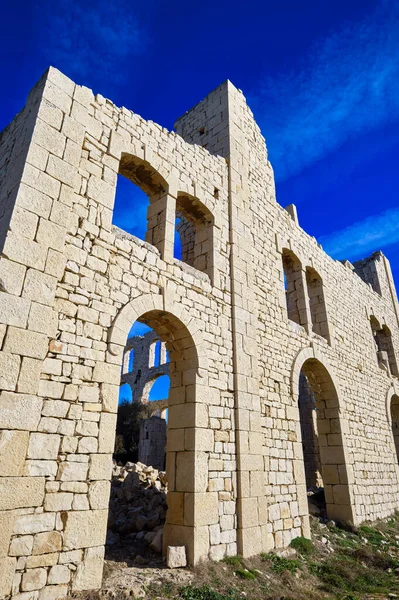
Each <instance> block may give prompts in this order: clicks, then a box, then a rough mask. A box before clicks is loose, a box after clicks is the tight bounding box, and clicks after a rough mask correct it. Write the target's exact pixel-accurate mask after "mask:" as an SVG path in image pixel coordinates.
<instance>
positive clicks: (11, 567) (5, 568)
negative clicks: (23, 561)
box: [0, 557, 17, 598]
mask: <svg viewBox="0 0 399 600" xmlns="http://www.w3.org/2000/svg"><path fill="white" fill-rule="evenodd" d="M16 566H17V559H16V558H12V557H9V558H0V598H5V597H6V596H8V594H10V592H11V587H12V582H13V579H14V573H15V568H16Z"/></svg>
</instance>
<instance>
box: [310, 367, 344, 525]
mask: <svg viewBox="0 0 399 600" xmlns="http://www.w3.org/2000/svg"><path fill="white" fill-rule="evenodd" d="M298 404H299V417H300V426H301V436H302V448H303V458H304V467H305V478H306V487H307V494H308V503H309V512H310V514H313V515H314V516H317V517H319V518H321V519H334V520H337V521H340V522H348V521H352V520H353V516H352V508H351V502H350V494H349V486H348V476H347V468H346V462H345V452H344V446H343V439H342V428H341V416H340V410H339V399H338V394H337V391H336V389H335V386H334V383H333V381H332V379H331V376H330V375H329V373H328V371H327V369H326V368H325V367H324V366H323V365H322V364H321V363H320V362H319V361H318V360H316V359H308V360H307V361H306V362H305V363H304V364H303V366H302V370H301V373H300V379H299V400H298Z"/></svg>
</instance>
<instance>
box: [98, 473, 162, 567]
mask: <svg viewBox="0 0 399 600" xmlns="http://www.w3.org/2000/svg"><path fill="white" fill-rule="evenodd" d="M167 491H168V490H167V481H166V474H165V473H164V472H162V471H157V469H154V468H153V467H151V466H147V465H144V464H142V463H129V462H128V463H126V465H124V466H121V465H117V464H114V468H113V478H112V484H111V499H110V510H109V519H108V536H107V545H108V553H109V555H111V556H113V555H116V556H118V555H120V554H121V553H122V554H123V556H126V552H127V553H128V554H129V560H133V559H135V560H136V561H137V560H139V561H140V560H142V561H144V562H143V563H142V564H145V561H146V560H147V558H148V559H150V558H151V551H153V552H155V553H159V554H160V553H161V552H162V532H163V526H164V523H165V516H166V509H167V504H166V494H167ZM132 548H134V549H135V550H134V552H133V551H132V550H131V549H132ZM137 550H138V551H137ZM140 551H141V552H142V554H140ZM144 555H148V556H144Z"/></svg>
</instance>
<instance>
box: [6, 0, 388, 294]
mask: <svg viewBox="0 0 399 600" xmlns="http://www.w3.org/2000/svg"><path fill="white" fill-rule="evenodd" d="M1 13H2V14H1V16H2V18H1V23H2V27H1V29H2V30H1V36H0V49H1V56H2V61H1V63H0V81H1V82H2V88H3V94H2V95H1V102H0V129H2V128H3V127H4V126H5V125H6V124H7V123H8V122H9V121H10V120H11V119H12V118H13V116H14V115H15V114H16V113H17V112H18V110H20V108H21V107H22V106H23V104H24V102H25V98H26V95H27V92H28V90H29V89H30V88H31V87H32V86H33V85H34V83H35V82H36V81H37V80H38V79H39V77H40V76H41V74H42V73H43V71H44V70H45V69H46V67H47V66H48V65H49V64H52V65H54V66H56V67H58V68H59V69H60V70H62V71H63V72H64V73H66V74H67V75H69V76H70V77H71V78H72V79H74V80H75V81H76V82H78V83H81V84H84V85H87V86H88V87H91V88H92V89H93V90H94V91H95V92H99V93H101V94H103V95H104V96H106V97H109V98H111V99H112V100H113V101H114V102H115V103H116V104H117V105H124V106H127V107H128V108H130V109H132V110H134V111H135V112H137V113H139V114H141V115H142V116H143V117H144V118H147V119H152V120H154V121H156V122H158V123H160V124H162V125H163V126H165V127H168V128H169V129H171V128H172V127H173V122H174V121H175V119H176V118H177V117H178V116H180V115H181V114H182V113H183V112H184V111H185V110H187V109H188V108H190V107H191V106H193V105H194V104H196V103H197V102H198V101H199V100H201V98H203V97H204V96H205V95H206V94H207V92H209V91H210V90H212V89H213V88H214V87H216V86H217V85H218V84H219V83H221V82H222V81H224V80H225V79H226V78H229V79H231V80H232V82H233V83H234V84H235V85H236V86H237V87H239V88H240V89H242V90H243V91H244V94H245V95H246V97H247V99H248V101H249V103H250V105H251V107H252V109H253V111H254V113H255V116H256V119H257V121H258V123H259V125H260V126H261V129H262V131H263V134H264V136H265V137H266V141H267V145H268V149H269V156H270V160H271V161H272V164H273V166H274V169H275V174H276V182H277V199H278V201H279V202H280V203H281V204H282V205H283V206H286V205H287V204H290V203H292V202H293V203H295V204H296V205H297V207H298V212H299V219H300V224H301V225H302V227H303V228H304V229H305V230H306V231H308V232H309V233H310V234H311V235H315V236H316V237H317V238H318V239H319V240H320V242H321V243H322V244H323V247H324V248H325V250H326V251H327V252H329V253H330V254H332V255H333V256H334V257H335V258H348V259H350V260H356V259H358V258H361V257H363V256H366V255H368V254H370V253H371V252H373V251H374V250H377V249H382V250H383V251H384V252H385V253H386V254H387V256H388V258H390V260H391V263H392V268H393V272H394V275H395V277H396V281H397V282H399V218H398V217H399V199H398V187H399V185H398V184H399V168H398V165H397V162H398V158H397V157H398V155H399V35H398V32H399V3H398V2H397V0H373V1H371V0H323V1H320V0H278V2H276V1H275V0H248V1H247V2H245V3H243V2H238V1H237V0H229V1H227V0H216V1H215V0H212V1H210V0H203V1H202V2H201V3H198V2H196V3H194V2H183V1H182V0H169V1H168V2H165V1H162V0H146V2H142V1H140V0H139V1H134V2H131V3H128V4H126V3H125V2H123V3H122V2H121V0H113V1H112V2H109V0H96V1H95V2H94V1H93V0H85V2H83V1H80V2H78V1H77V0H68V1H66V0H54V1H53V2H48V1H44V0H37V1H36V2H35V3H32V2H27V1H26V0H21V2H20V3H8V5H7V6H6V5H5V3H3V6H2V9H1ZM123 197H124V199H125V200H126V199H127V200H126V205H125V207H123V208H121V207H120V206H119V207H118V215H117V217H118V219H119V223H120V224H121V225H122V224H124V225H125V227H126V229H129V230H131V231H133V232H136V233H138V234H139V233H140V232H139V230H138V229H137V223H138V222H139V221H140V222H142V219H143V215H144V214H145V212H144V208H143V203H142V200H141V199H140V196H137V195H134V194H132V195H131V196H130V197H129V195H128V192H126V194H125V195H124V196H123Z"/></svg>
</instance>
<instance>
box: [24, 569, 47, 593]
mask: <svg viewBox="0 0 399 600" xmlns="http://www.w3.org/2000/svg"><path fill="white" fill-rule="evenodd" d="M46 582H47V571H46V569H43V568H41V569H29V570H28V571H27V572H26V573H24V574H23V575H22V583H21V590H22V591H23V592H32V591H34V590H41V589H42V588H43V587H44V586H45V585H46Z"/></svg>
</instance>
